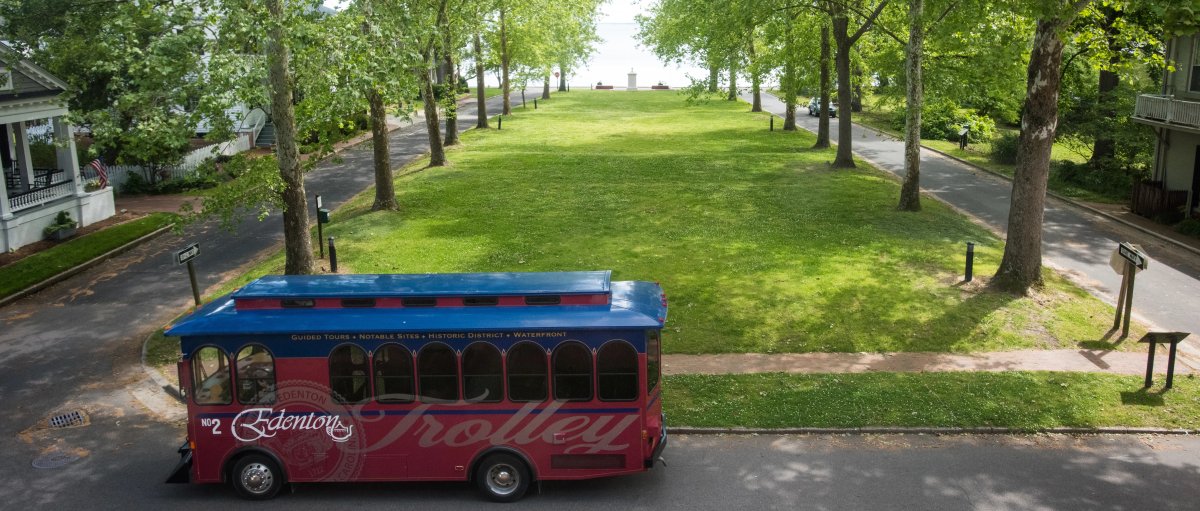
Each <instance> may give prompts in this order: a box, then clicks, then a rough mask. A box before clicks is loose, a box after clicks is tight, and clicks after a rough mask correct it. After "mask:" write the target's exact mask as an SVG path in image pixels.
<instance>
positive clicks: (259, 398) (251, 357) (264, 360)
mask: <svg viewBox="0 0 1200 511" xmlns="http://www.w3.org/2000/svg"><path fill="white" fill-rule="evenodd" d="M237 387H238V391H237V395H238V402H239V403H242V404H244V405H269V404H273V403H274V402H275V357H272V356H271V352H270V351H267V348H266V347H264V346H263V345H261V344H250V345H246V346H243V347H242V349H241V350H240V351H238V355H237Z"/></svg>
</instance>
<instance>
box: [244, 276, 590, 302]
mask: <svg viewBox="0 0 1200 511" xmlns="http://www.w3.org/2000/svg"><path fill="white" fill-rule="evenodd" d="M611 274H612V272H611V271H608V270H605V271H576V272H543V273H429V274H410V275H402V274H391V275H268V276H265V277H262V278H260V279H258V280H256V281H254V282H251V283H249V284H247V285H246V287H243V288H242V289H240V290H238V291H237V292H235V293H233V297H234V298H317V297H339V298H352V297H391V296H494V295H525V296H528V295H547V294H554V295H574V294H602V293H608V292H609V291H610V288H611V282H610V280H611Z"/></svg>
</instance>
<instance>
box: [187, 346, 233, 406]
mask: <svg viewBox="0 0 1200 511" xmlns="http://www.w3.org/2000/svg"><path fill="white" fill-rule="evenodd" d="M232 383H233V382H232V381H230V378H229V361H228V359H226V358H225V352H223V351H221V348H218V347H216V346H201V347H200V348H199V349H197V350H196V351H195V353H192V399H194V400H195V402H196V404H198V405H227V404H229V403H232V402H233V388H232V387H230V385H232Z"/></svg>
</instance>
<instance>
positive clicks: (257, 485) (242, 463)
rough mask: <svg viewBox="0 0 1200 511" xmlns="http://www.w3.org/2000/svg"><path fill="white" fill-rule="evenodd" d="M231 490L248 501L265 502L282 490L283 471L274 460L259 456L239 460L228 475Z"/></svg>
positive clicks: (249, 456) (254, 455) (252, 455)
mask: <svg viewBox="0 0 1200 511" xmlns="http://www.w3.org/2000/svg"><path fill="white" fill-rule="evenodd" d="M230 480H231V482H232V483H233V489H234V490H237V493H238V495H240V496H241V497H242V498H246V499H250V500H267V499H270V498H273V497H275V495H276V494H278V493H279V490H280V489H281V488H283V483H284V480H283V471H282V470H280V469H279V465H278V464H276V463H275V461H274V460H272V459H271V458H268V457H266V456H263V455H261V454H250V455H247V456H244V457H242V458H239V459H238V460H237V463H234V464H233V471H232V472H231V473H230Z"/></svg>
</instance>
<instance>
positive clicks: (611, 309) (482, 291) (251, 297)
mask: <svg viewBox="0 0 1200 511" xmlns="http://www.w3.org/2000/svg"><path fill="white" fill-rule="evenodd" d="M547 295H559V296H572V295H584V297H585V298H586V299H585V300H577V301H575V302H572V301H570V300H566V299H564V300H563V302H562V304H558V305H524V304H525V303H527V302H524V301H519V297H529V296H542V297H544V296H547ZM480 296H499V297H518V300H513V301H505V302H500V303H498V304H497V305H488V306H464V305H458V306H445V305H444V304H445V303H447V302H445V300H446V299H448V298H452V297H464V298H469V297H480ZM405 297H430V298H437V299H438V306H428V307H406V306H402V305H400V301H401V299H404V298H405ZM595 298H599V300H596V299H595ZM296 299H302V300H312V301H313V302H314V303H315V306H309V307H305V308H288V307H261V304H263V303H268V304H272V303H279V302H280V301H286V300H296ZM339 299H376V300H378V303H379V306H369V307H353V308H349V307H341V306H339V305H337V303H338V300H339ZM325 300H329V302H328V303H333V304H334V305H333V306H330V307H323V306H321V304H324V303H326V301H325ZM389 300H390V301H389ZM385 302H386V303H393V304H394V305H395V306H386V305H384V304H385ZM371 303H376V302H371ZM459 303H461V302H459ZM515 303H519V304H520V305H516V306H513V304H515ZM571 303H578V304H571ZM666 316H667V305H666V297H665V295H664V294H663V292H662V288H660V287H659V286H658V284H655V283H652V282H640V281H628V282H611V281H610V272H608V271H593V272H560V273H469V274H427V275H304V276H269V277H263V278H261V279H258V280H256V281H254V282H252V283H250V284H248V285H246V286H245V287H243V288H242V289H240V290H238V291H236V292H234V293H232V294H230V295H227V296H225V297H222V298H220V299H217V300H215V301H213V302H211V303H209V304H207V305H205V306H203V307H201V308H200V309H197V310H196V311H195V312H193V313H192V314H191V315H189V316H187V317H185V318H183V319H181V320H180V321H179V322H177V323H176V324H175V325H174V326H172V327H171V328H170V329H169V330H167V332H166V334H167V335H170V336H180V337H190V336H213V335H249V334H258V335H268V334H293V333H322V332H347V333H354V332H436V331H442V332H447V331H496V330H543V329H627V328H637V329H645V328H661V327H662V325H663V322H664V321H665V320H666Z"/></svg>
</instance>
